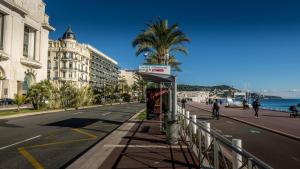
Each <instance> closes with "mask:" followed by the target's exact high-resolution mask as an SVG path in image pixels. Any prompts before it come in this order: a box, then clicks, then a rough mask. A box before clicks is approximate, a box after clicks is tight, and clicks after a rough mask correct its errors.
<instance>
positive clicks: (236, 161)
mask: <svg viewBox="0 0 300 169" xmlns="http://www.w3.org/2000/svg"><path fill="white" fill-rule="evenodd" d="M232 145H233V146H235V147H236V148H238V149H239V150H242V140H241V139H232ZM232 157H233V161H232V164H233V165H232V167H233V169H239V168H240V167H241V166H242V155H240V154H239V153H237V152H235V151H232Z"/></svg>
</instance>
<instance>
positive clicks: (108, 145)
mask: <svg viewBox="0 0 300 169" xmlns="http://www.w3.org/2000/svg"><path fill="white" fill-rule="evenodd" d="M104 147H114V148H123V147H129V148H167V149H168V148H187V146H169V145H167V146H160V145H112V144H106V145H104Z"/></svg>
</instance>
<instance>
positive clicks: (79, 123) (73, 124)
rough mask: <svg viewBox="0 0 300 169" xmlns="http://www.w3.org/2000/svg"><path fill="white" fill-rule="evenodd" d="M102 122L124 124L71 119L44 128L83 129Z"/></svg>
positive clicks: (111, 122)
mask: <svg viewBox="0 0 300 169" xmlns="http://www.w3.org/2000/svg"><path fill="white" fill-rule="evenodd" d="M99 121H102V122H104V123H110V124H116V125H121V124H122V123H123V122H119V121H113V120H104V119H88V118H71V119H66V120H62V121H58V122H54V123H49V124H45V125H44V126H57V127H70V128H83V127H86V126H89V125H91V124H93V123H96V122H99Z"/></svg>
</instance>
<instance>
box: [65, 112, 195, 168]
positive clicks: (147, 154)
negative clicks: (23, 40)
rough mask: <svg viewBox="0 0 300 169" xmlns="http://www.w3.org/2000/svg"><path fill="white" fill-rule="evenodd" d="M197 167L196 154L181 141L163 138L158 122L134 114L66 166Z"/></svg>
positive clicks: (164, 136)
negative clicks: (172, 141)
mask: <svg viewBox="0 0 300 169" xmlns="http://www.w3.org/2000/svg"><path fill="white" fill-rule="evenodd" d="M103 156H105V160H103V158H104V157H103ZM99 161H100V162H99ZM95 164H98V166H97V165H95ZM197 167H198V162H197V159H196V157H195V156H194V154H193V152H191V151H190V149H188V147H187V146H186V145H185V144H184V143H182V142H181V141H179V144H178V145H169V144H168V143H167V142H166V135H165V134H163V133H161V132H160V129H159V122H157V121H153V120H145V121H139V120H136V119H135V117H134V118H132V119H130V120H129V121H128V122H126V123H124V124H123V125H122V126H121V127H120V128H118V129H117V130H116V131H114V132H113V133H112V134H111V135H109V136H108V137H107V138H105V139H104V140H102V141H101V142H99V144H97V145H96V146H95V147H94V148H93V149H91V150H90V151H89V152H87V153H86V154H85V155H83V157H81V158H80V159H78V160H77V161H75V162H74V163H73V164H71V166H70V167H68V168H77V169H79V168H89V169H94V168H101V169H110V168H131V169H134V168H197Z"/></svg>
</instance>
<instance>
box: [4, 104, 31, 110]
mask: <svg viewBox="0 0 300 169" xmlns="http://www.w3.org/2000/svg"><path fill="white" fill-rule="evenodd" d="M28 108H32V104H25V105H23V106H21V107H20V109H28ZM17 109H18V106H17V105H15V104H14V105H0V111H6V110H17Z"/></svg>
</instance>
